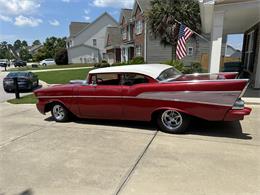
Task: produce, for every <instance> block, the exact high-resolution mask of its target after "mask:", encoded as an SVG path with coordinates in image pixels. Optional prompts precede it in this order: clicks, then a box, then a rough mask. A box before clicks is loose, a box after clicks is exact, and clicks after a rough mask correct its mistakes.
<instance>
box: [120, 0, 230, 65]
mask: <svg viewBox="0 0 260 195" xmlns="http://www.w3.org/2000/svg"><path fill="white" fill-rule="evenodd" d="M150 2H151V0H135V2H134V6H133V9H122V11H121V15H120V20H119V25H120V28H121V36H122V44H121V61H122V62H127V61H129V60H131V59H133V58H134V57H137V56H142V57H143V58H144V60H145V62H147V63H161V62H165V61H168V60H171V58H172V48H171V47H169V46H166V47H165V46H163V45H162V44H161V42H160V38H159V37H158V38H157V39H155V37H154V36H153V35H152V33H151V30H150V29H149V25H148V23H147V20H146V18H145V13H146V12H147V11H149V10H150V9H151V5H150ZM205 36H206V37H208V38H209V35H207V34H206V35H205ZM225 45H226V39H223V46H222V56H224V55H225ZM209 46H210V44H209V42H208V41H205V40H203V39H201V38H199V37H196V38H190V39H189V40H188V42H187V53H188V55H187V56H186V57H185V58H184V59H183V60H182V61H183V63H184V64H186V65H190V64H191V63H192V62H200V63H202V64H203V65H204V68H205V69H207V68H208V60H207V59H208V53H209Z"/></svg>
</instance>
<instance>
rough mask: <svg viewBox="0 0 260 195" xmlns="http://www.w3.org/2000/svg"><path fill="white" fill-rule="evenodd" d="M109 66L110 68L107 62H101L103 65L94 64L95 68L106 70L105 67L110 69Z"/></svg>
mask: <svg viewBox="0 0 260 195" xmlns="http://www.w3.org/2000/svg"><path fill="white" fill-rule="evenodd" d="M109 66H110V64H109V63H107V62H101V63H95V64H94V67H95V68H105V67H109Z"/></svg>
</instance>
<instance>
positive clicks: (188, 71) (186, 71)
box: [162, 61, 203, 74]
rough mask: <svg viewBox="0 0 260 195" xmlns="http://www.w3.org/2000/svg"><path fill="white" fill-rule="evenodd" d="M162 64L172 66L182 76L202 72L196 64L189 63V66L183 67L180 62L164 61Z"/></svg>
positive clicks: (198, 64) (199, 65) (200, 67)
mask: <svg viewBox="0 0 260 195" xmlns="http://www.w3.org/2000/svg"><path fill="white" fill-rule="evenodd" d="M162 64H167V65H170V66H173V67H174V68H176V69H177V70H179V71H181V72H182V73H184V74H192V73H196V72H198V73H200V72H203V69H202V66H201V64H200V63H198V62H193V63H191V66H185V65H184V64H183V62H181V61H166V62H164V63H162Z"/></svg>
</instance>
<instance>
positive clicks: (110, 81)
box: [96, 73, 120, 85]
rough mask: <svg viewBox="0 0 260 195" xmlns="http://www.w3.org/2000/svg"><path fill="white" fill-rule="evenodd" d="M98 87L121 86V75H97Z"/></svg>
mask: <svg viewBox="0 0 260 195" xmlns="http://www.w3.org/2000/svg"><path fill="white" fill-rule="evenodd" d="M96 84H97V85H120V75H119V74H110V73H108V74H97V75H96Z"/></svg>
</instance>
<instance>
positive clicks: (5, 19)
mask: <svg viewBox="0 0 260 195" xmlns="http://www.w3.org/2000/svg"><path fill="white" fill-rule="evenodd" d="M0 21H4V22H13V20H12V18H11V17H8V16H4V15H1V14H0Z"/></svg>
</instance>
